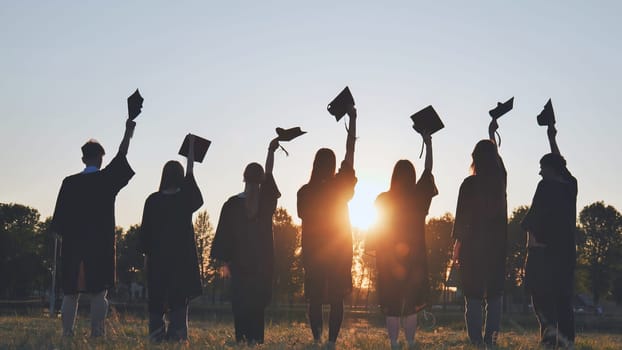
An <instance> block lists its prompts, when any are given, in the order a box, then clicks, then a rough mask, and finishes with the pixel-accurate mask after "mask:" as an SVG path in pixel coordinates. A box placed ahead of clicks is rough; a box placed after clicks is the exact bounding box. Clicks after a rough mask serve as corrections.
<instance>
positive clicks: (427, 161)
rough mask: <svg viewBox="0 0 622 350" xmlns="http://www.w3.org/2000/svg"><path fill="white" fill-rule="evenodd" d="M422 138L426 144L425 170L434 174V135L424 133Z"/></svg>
mask: <svg viewBox="0 0 622 350" xmlns="http://www.w3.org/2000/svg"><path fill="white" fill-rule="evenodd" d="M421 137H423V142H424V143H425V170H426V171H428V172H432V165H433V161H432V135H430V134H429V133H428V132H424V133H422V134H421Z"/></svg>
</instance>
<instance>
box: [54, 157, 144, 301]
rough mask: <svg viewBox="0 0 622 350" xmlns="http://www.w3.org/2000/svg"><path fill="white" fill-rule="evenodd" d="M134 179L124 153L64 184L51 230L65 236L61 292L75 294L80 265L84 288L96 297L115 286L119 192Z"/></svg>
mask: <svg viewBox="0 0 622 350" xmlns="http://www.w3.org/2000/svg"><path fill="white" fill-rule="evenodd" d="M132 176H134V171H133V170H132V168H131V167H130V165H129V164H128V162H127V159H126V158H125V156H123V155H117V156H115V157H114V158H113V159H112V161H111V162H110V164H108V165H107V166H106V167H105V168H104V169H102V170H100V171H96V172H93V173H88V174H83V173H79V174H75V175H71V176H68V177H66V178H65V179H64V180H63V184H62V185H61V188H60V191H59V193H58V198H57V200H56V208H55V209H54V216H53V219H52V230H53V231H54V232H56V233H58V234H59V235H61V236H62V238H63V243H62V248H61V265H62V267H61V272H62V288H63V292H64V293H65V294H74V293H77V292H78V290H77V288H78V272H79V266H80V262H84V275H85V279H86V290H85V292H89V293H99V292H101V291H103V290H104V289H107V288H110V287H113V286H114V283H115V277H116V274H115V236H114V235H115V233H114V229H115V220H114V203H115V199H116V196H117V193H118V192H119V191H120V190H121V189H122V188H123V187H124V186H125V185H127V183H128V182H129V180H130V179H131V178H132Z"/></svg>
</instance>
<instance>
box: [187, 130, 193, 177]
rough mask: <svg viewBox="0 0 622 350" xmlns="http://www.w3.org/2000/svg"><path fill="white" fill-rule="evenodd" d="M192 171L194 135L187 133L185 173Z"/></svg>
mask: <svg viewBox="0 0 622 350" xmlns="http://www.w3.org/2000/svg"><path fill="white" fill-rule="evenodd" d="M193 173H194V135H192V134H188V158H187V159H186V175H191V174H193Z"/></svg>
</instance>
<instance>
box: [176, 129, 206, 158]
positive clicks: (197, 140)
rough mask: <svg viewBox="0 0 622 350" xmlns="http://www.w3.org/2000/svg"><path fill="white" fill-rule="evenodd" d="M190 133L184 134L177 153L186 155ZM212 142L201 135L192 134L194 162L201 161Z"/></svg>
mask: <svg viewBox="0 0 622 350" xmlns="http://www.w3.org/2000/svg"><path fill="white" fill-rule="evenodd" d="M190 135H191V134H188V135H186V137H185V138H184V142H183V143H182V144H181V148H180V149H179V154H180V155H182V156H184V157H188V151H189V148H190V141H189V136H190ZM211 144H212V141H210V140H207V139H204V138H202V137H199V136H196V135H194V161H195V162H199V163H201V162H203V159H204V158H205V154H206V153H207V149H208V148H209V146H210V145H211Z"/></svg>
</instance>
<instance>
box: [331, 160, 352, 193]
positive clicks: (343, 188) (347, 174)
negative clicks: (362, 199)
mask: <svg viewBox="0 0 622 350" xmlns="http://www.w3.org/2000/svg"><path fill="white" fill-rule="evenodd" d="M335 181H336V183H337V187H338V191H339V194H340V197H341V198H342V199H343V200H345V201H346V202H347V201H349V200H350V199H352V197H353V196H354V186H355V185H356V182H357V179H356V174H355V172H354V168H352V165H350V163H348V162H346V161H343V162H341V167H340V168H339V172H337V174H336V175H335Z"/></svg>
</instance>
